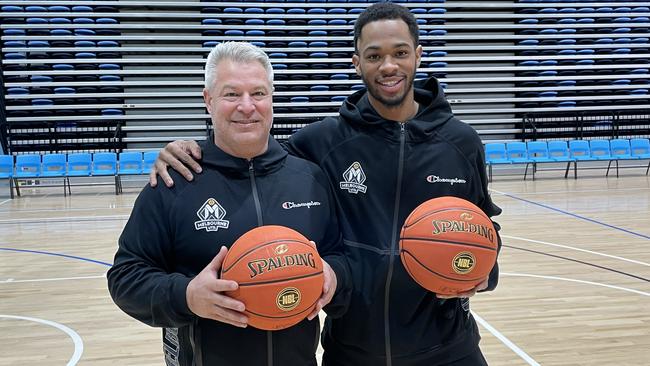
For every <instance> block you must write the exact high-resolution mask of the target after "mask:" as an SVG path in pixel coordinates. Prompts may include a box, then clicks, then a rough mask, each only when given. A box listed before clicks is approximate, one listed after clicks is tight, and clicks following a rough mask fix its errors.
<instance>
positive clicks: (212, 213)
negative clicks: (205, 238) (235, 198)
mask: <svg viewBox="0 0 650 366" xmlns="http://www.w3.org/2000/svg"><path fill="white" fill-rule="evenodd" d="M196 215H197V216H198V217H199V219H201V220H199V221H195V222H194V228H195V229H196V230H197V231H198V230H203V229H205V231H217V230H219V229H227V228H228V226H229V225H230V221H228V220H224V219H223V218H224V217H225V216H226V210H225V209H224V208H223V207H222V206H221V205H220V204H219V202H217V200H215V199H214V198H212V197H210V198H208V199H207V201H205V203H203V205H202V206H201V208H199V210H198V211H196Z"/></svg>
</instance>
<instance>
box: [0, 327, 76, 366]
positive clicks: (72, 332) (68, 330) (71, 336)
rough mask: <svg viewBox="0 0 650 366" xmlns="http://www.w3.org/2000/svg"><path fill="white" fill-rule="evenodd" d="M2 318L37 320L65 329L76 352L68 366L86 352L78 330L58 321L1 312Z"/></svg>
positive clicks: (73, 363)
mask: <svg viewBox="0 0 650 366" xmlns="http://www.w3.org/2000/svg"><path fill="white" fill-rule="evenodd" d="M0 318H8V319H18V320H28V321H30V322H36V323H41V324H45V325H49V326H51V327H54V328H57V329H59V330H61V331H63V332H64V333H66V334H67V335H68V336H69V337H70V338H72V342H73V343H74V353H73V354H72V357H71V358H70V361H68V363H67V364H66V366H74V365H76V364H77V362H79V360H80V359H81V355H82V354H83V352H84V343H83V341H82V340H81V337H79V334H77V332H75V331H74V330H72V329H70V328H68V327H66V326H65V325H63V324H59V323H56V322H53V321H50V320H45V319H39V318H31V317H28V316H18V315H4V314H0Z"/></svg>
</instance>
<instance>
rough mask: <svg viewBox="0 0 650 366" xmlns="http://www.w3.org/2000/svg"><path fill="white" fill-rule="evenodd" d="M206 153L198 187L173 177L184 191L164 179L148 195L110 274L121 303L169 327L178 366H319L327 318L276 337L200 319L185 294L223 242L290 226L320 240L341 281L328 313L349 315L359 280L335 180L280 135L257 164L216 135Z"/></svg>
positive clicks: (166, 339)
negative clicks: (353, 284)
mask: <svg viewBox="0 0 650 366" xmlns="http://www.w3.org/2000/svg"><path fill="white" fill-rule="evenodd" d="M202 148H203V161H202V166H203V173H201V174H198V175H196V176H195V179H194V180H193V181H192V182H187V181H185V179H182V177H181V176H180V175H178V174H177V173H175V172H172V176H173V178H174V182H175V183H176V184H175V186H174V187H172V188H167V187H165V185H164V184H162V182H161V183H160V184H158V187H157V188H151V187H149V186H146V187H145V188H144V189H143V190H142V192H141V193H140V196H139V197H138V199H137V201H136V203H135V206H134V207H133V211H132V213H131V217H130V218H129V221H128V223H127V224H126V227H125V228H124V231H123V232H122V235H121V236H120V239H119V249H118V251H117V253H116V255H115V261H114V265H113V267H112V268H111V269H110V270H109V272H108V285H109V290H110V293H111V296H112V297H113V300H114V301H115V303H116V304H117V305H118V306H119V307H120V308H121V309H122V310H124V311H125V312H126V313H127V314H129V315H131V316H133V317H134V318H136V319H138V320H140V321H142V322H144V323H146V324H149V325H151V326H156V327H164V328H165V329H164V334H163V343H164V351H165V359H166V361H167V364H168V365H188V366H189V365H192V366H194V365H196V366H201V365H205V366H208V365H210V366H212V365H219V366H223V365H232V366H242V365H251V366H260V365H273V364H275V365H296V366H304V365H316V359H315V356H314V355H315V352H316V347H317V344H318V336H319V328H320V326H319V322H318V319H315V320H313V321H307V320H304V321H302V322H300V323H299V324H297V325H296V326H293V327H291V328H288V329H284V330H280V331H273V332H270V331H262V330H258V329H255V328H252V327H247V328H245V329H241V328H237V327H234V326H231V325H228V324H225V323H220V322H217V321H213V320H208V319H204V318H199V317H197V316H196V315H194V314H193V313H192V312H191V311H190V310H189V308H188V306H187V302H186V297H185V292H186V288H187V285H188V283H189V282H190V280H191V279H192V278H193V277H194V276H196V275H197V274H198V273H199V272H200V271H201V270H202V269H203V268H204V267H205V266H206V265H207V264H208V263H209V262H210V261H211V260H212V258H214V256H215V255H216V254H217V252H218V251H219V248H220V247H221V246H222V245H225V246H226V247H229V246H230V245H231V244H232V243H233V242H234V241H235V240H236V239H237V238H238V237H239V236H240V235H241V234H243V233H244V232H246V231H248V230H250V229H252V228H254V227H257V226H260V225H284V226H288V227H291V228H293V229H295V230H297V231H299V232H301V233H302V234H303V235H305V236H306V237H307V238H309V239H310V240H313V241H314V242H316V243H317V245H318V251H319V253H320V254H321V256H322V257H323V258H324V259H325V260H326V261H327V262H328V263H329V264H330V265H331V266H332V268H333V269H334V271H335V273H336V275H337V279H338V287H337V292H336V294H335V297H334V299H333V302H332V303H330V305H328V306H327V307H326V311H328V312H329V313H330V314H331V315H333V316H338V315H340V314H341V313H343V312H344V311H345V310H346V306H347V302H346V301H347V300H346V299H347V295H349V289H350V285H349V281H348V277H349V274H348V272H347V271H348V269H347V264H346V262H345V259H344V258H343V257H342V255H341V252H342V241H341V235H340V231H339V227H338V222H337V218H336V208H335V206H334V200H333V197H332V192H331V188H330V187H329V185H328V184H327V179H326V178H325V177H324V175H323V172H322V171H321V170H320V169H319V168H318V167H317V166H316V165H314V164H313V163H310V162H308V161H305V160H302V159H298V158H296V157H293V156H289V155H288V154H287V152H286V151H284V150H283V149H282V148H281V147H280V145H279V144H278V143H277V142H276V141H275V140H273V139H270V140H269V149H268V151H267V152H266V153H264V154H263V155H261V156H258V157H256V158H254V159H252V160H251V163H250V164H249V162H248V161H247V160H246V159H239V158H235V157H232V156H230V155H228V154H226V153H225V152H223V151H221V150H220V149H219V148H217V146H216V145H214V143H213V142H212V139H210V140H207V141H206V142H203V143H202ZM301 204H302V205H301Z"/></svg>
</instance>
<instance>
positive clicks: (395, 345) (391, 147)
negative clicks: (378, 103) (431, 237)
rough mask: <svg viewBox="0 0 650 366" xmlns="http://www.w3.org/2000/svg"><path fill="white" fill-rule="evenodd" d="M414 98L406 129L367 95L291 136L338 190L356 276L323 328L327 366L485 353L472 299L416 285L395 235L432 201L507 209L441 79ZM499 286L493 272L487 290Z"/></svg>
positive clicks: (411, 362) (411, 365) (418, 89)
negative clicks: (345, 303) (492, 189)
mask: <svg viewBox="0 0 650 366" xmlns="http://www.w3.org/2000/svg"><path fill="white" fill-rule="evenodd" d="M415 100H416V101H417V102H418V104H419V105H420V108H419V111H418V113H417V115H416V116H415V117H414V118H412V119H411V120H409V121H407V122H406V123H404V124H400V123H397V122H395V121H387V120H384V119H383V118H382V117H381V116H379V115H378V114H377V112H376V111H375V110H374V108H373V107H372V106H371V105H370V103H369V100H368V96H367V94H366V91H365V90H361V91H358V92H357V93H355V94H353V95H351V96H350V97H349V98H348V99H347V100H346V102H344V104H343V105H342V107H341V110H340V116H339V117H337V118H327V119H325V120H323V121H321V122H318V123H314V124H311V125H308V126H306V127H305V128H303V129H302V130H300V131H298V132H297V133H295V134H294V135H293V136H292V137H291V138H290V139H289V142H288V145H287V148H288V150H289V152H290V153H292V154H294V155H297V156H301V157H304V158H306V159H308V160H311V161H313V162H315V163H317V164H318V165H319V166H320V167H321V168H322V169H323V170H324V171H325V174H326V175H327V177H328V179H329V182H330V184H331V185H332V186H333V187H334V191H335V193H334V194H335V197H336V203H337V207H338V209H339V221H340V225H341V230H342V232H343V239H344V244H345V245H344V246H345V253H346V256H347V259H348V261H349V263H350V267H351V268H350V269H351V273H352V282H353V296H352V298H351V302H350V307H349V310H348V311H347V313H346V314H345V315H344V316H343V317H341V318H337V319H333V318H328V319H327V320H326V323H325V330H324V332H323V335H322V343H323V347H324V349H325V355H324V359H323V365H324V366H330V365H336V366H339V365H351V366H365V365H371V366H375V365H378V366H380V365H389V366H390V365H392V366H416V365H417V366H425V365H426V366H434V365H439V364H443V363H448V362H451V361H453V360H456V359H460V358H463V357H464V356H466V355H468V354H470V353H473V352H476V351H477V350H478V342H479V339H480V336H479V333H478V328H477V325H476V322H475V320H474V318H473V317H472V316H471V314H470V312H469V301H468V300H467V299H465V300H461V299H452V300H440V299H438V298H436V296H435V294H434V293H431V292H429V291H427V290H425V289H423V288H422V287H420V286H419V285H418V284H417V283H416V282H415V281H414V280H413V279H411V277H410V276H409V275H408V273H407V272H406V271H405V269H404V267H403V266H402V263H401V261H400V258H399V247H398V236H399V232H400V229H401V227H402V224H403V223H404V221H405V219H406V217H407V216H408V215H409V213H410V212H411V211H412V210H413V209H414V208H415V207H416V206H418V205H419V204H420V203H422V202H424V201H426V200H428V199H431V198H434V197H439V196H446V195H450V196H457V197H460V198H464V199H467V200H469V201H471V202H473V203H475V204H476V205H477V206H479V207H480V208H481V209H483V211H485V213H486V214H487V215H488V216H494V215H498V214H499V213H500V212H501V210H500V209H499V208H498V207H497V206H496V205H494V204H493V203H492V201H491V199H490V196H489V194H488V189H487V177H486V171H485V165H484V152H483V146H482V143H481V140H480V138H479V136H478V134H477V133H476V131H474V129H473V128H472V127H470V126H469V125H467V124H465V123H463V122H461V121H460V120H458V119H457V118H455V117H454V115H453V114H452V112H451V108H450V106H449V104H448V103H447V101H446V100H445V98H444V94H443V91H442V89H441V88H440V87H439V85H438V83H437V81H436V80H435V79H434V78H431V79H429V80H424V81H419V82H417V83H416V85H415ZM497 228H498V225H497ZM497 280H498V266H495V268H494V269H493V270H492V273H491V275H490V284H489V287H488V289H489V290H491V289H494V287H495V286H496V284H497Z"/></svg>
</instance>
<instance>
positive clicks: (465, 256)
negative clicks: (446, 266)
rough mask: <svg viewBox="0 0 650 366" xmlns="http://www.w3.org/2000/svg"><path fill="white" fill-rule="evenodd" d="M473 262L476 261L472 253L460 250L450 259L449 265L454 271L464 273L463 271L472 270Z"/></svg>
mask: <svg viewBox="0 0 650 366" xmlns="http://www.w3.org/2000/svg"><path fill="white" fill-rule="evenodd" d="M475 263H476V258H474V255H473V254H472V253H470V252H460V253H458V254H456V256H455V257H454V259H453V260H452V266H451V267H452V268H453V269H454V272H456V273H460V274H465V273H470V272H472V269H474V264H475Z"/></svg>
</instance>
